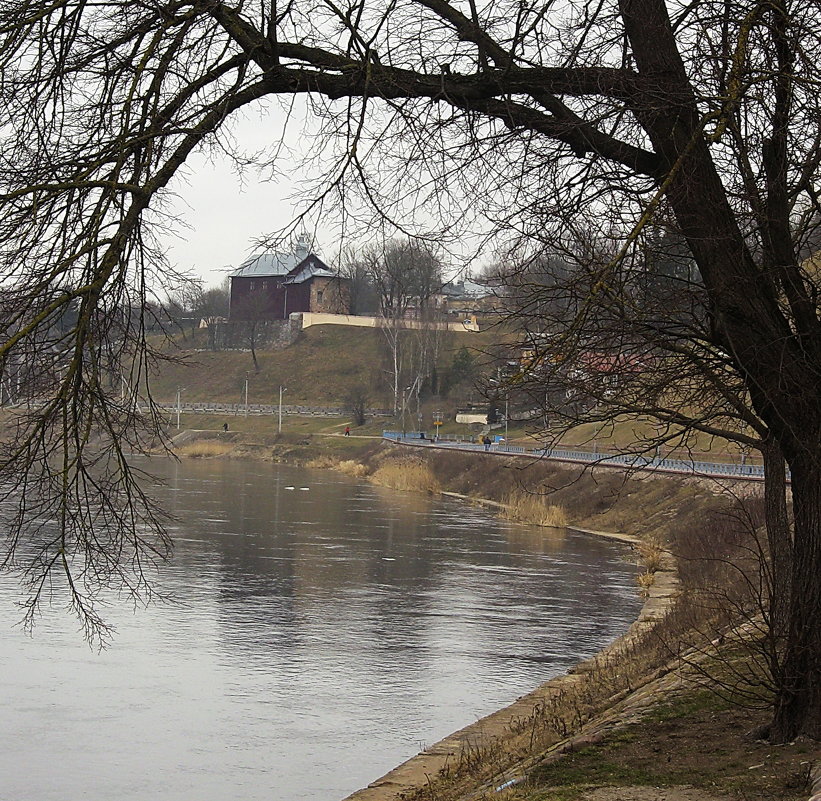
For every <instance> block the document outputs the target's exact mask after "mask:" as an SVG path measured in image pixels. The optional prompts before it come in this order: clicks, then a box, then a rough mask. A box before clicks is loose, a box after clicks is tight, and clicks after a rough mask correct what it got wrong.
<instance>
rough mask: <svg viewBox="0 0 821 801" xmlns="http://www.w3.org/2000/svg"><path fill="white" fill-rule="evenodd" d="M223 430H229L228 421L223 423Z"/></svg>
mask: <svg viewBox="0 0 821 801" xmlns="http://www.w3.org/2000/svg"><path fill="white" fill-rule="evenodd" d="M222 430H223V431H227V430H228V423H223V424H222Z"/></svg>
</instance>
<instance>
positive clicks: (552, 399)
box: [488, 220, 792, 677]
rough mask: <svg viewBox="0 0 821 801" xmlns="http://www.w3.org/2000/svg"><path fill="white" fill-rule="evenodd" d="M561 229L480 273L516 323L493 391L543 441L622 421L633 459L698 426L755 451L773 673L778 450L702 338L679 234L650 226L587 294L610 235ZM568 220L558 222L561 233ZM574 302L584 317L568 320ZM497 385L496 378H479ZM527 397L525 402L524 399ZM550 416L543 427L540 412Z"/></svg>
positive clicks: (782, 544) (778, 630)
mask: <svg viewBox="0 0 821 801" xmlns="http://www.w3.org/2000/svg"><path fill="white" fill-rule="evenodd" d="M578 222H579V221H578V220H576V226H577V227H580V228H582V229H583V232H584V238H583V239H582V238H581V237H578V238H575V239H574V240H571V238H570V237H569V235H568V234H567V233H565V236H564V239H563V241H562V242H556V243H555V245H554V246H553V247H552V248H551V251H550V255H547V254H538V255H537V256H536V257H534V258H532V259H528V260H526V261H525V262H524V263H521V264H517V263H516V262H515V260H508V261H507V262H506V266H501V267H497V270H496V272H495V274H494V275H493V276H492V277H491V279H490V280H491V283H492V284H494V285H495V286H496V287H497V289H498V291H499V293H500V294H501V296H502V298H501V299H502V300H503V302H504V304H505V306H506V307H507V314H508V315H509V320H508V322H509V324H510V325H511V326H513V327H515V328H517V329H518V330H519V332H520V339H519V342H518V343H517V344H515V345H513V346H511V351H512V352H511V353H510V354H509V357H510V358H509V363H510V364H515V365H517V367H516V368H515V370H513V371H512V372H510V373H509V374H508V375H507V380H506V381H505V382H504V384H505V386H504V391H505V392H508V393H510V392H513V393H515V396H516V397H517V398H519V399H524V400H525V401H526V404H525V405H528V406H529V407H530V408H531V409H532V410H538V412H539V414H538V415H534V416H533V418H532V419H533V421H534V424H535V425H534V432H535V433H537V434H538V435H540V436H543V437H545V438H546V439H547V441H548V444H551V443H552V442H555V441H557V440H559V439H561V437H562V436H564V435H565V434H566V433H567V432H568V431H569V430H571V429H574V428H577V427H578V426H580V425H583V424H588V425H590V426H591V428H592V430H593V431H594V432H596V433H594V434H592V435H591V439H592V441H593V443H594V445H595V443H596V440H597V436H601V435H603V436H604V437H606V436H607V434H608V433H609V432H611V431H612V430H614V429H615V427H616V426H617V425H619V424H622V426H623V425H630V426H631V429H632V434H633V442H632V444H631V445H630V446H629V447H628V452H629V451H632V452H633V453H634V455H635V456H636V457H637V459H636V463H637V464H643V463H644V462H643V459H639V458H638V457H640V456H641V455H642V454H651V455H655V456H659V455H661V453H662V451H663V450H664V449H665V448H668V447H671V446H672V447H676V448H678V449H681V450H685V451H687V450H690V449H691V448H692V447H693V441H694V439H695V438H696V437H697V436H698V435H707V437H709V438H710V439H711V440H719V441H722V442H734V443H736V445H737V446H738V447H739V448H740V449H741V450H742V451H743V452H745V453H746V452H749V451H750V450H753V449H754V450H757V451H759V452H760V453H761V454H762V456H763V460H764V472H765V500H766V503H765V510H766V514H765V519H766V531H767V544H768V549H767V550H768V553H769V563H768V565H766V566H763V568H764V573H763V580H764V584H765V586H766V588H767V591H766V596H767V601H768V603H767V605H766V607H765V608H764V609H763V610H761V611H762V612H763V615H764V616H765V623H766V624H767V625H766V629H767V631H768V636H767V644H768V651H767V653H768V664H767V668H768V669H769V671H770V673H771V675H772V676H773V677H776V676H778V675H779V674H780V673H781V672H782V659H783V657H784V654H785V646H786V643H787V642H788V636H789V635H788V625H787V624H788V608H787V605H786V602H787V600H788V598H789V592H788V591H787V589H788V588H789V587H790V584H791V580H792V579H791V561H792V538H791V531H790V526H789V520H788V513H787V499H786V498H787V496H786V474H785V468H784V459H783V456H782V455H781V453H780V451H779V449H778V445H777V443H776V442H775V441H774V438H773V437H772V434H771V432H770V431H769V429H768V428H767V426H766V424H765V423H764V421H763V420H762V419H761V418H760V417H759V416H758V415H757V414H756V412H755V409H754V408H753V406H752V403H751V397H750V392H749V388H748V387H747V385H746V383H745V380H744V376H743V375H741V374H739V373H738V371H737V370H736V369H735V367H734V365H733V362H732V360H731V359H730V358H728V355H727V354H726V353H725V352H723V351H722V350H721V349H720V348H718V347H716V345H715V343H714V342H713V340H712V332H711V329H710V326H709V316H708V314H707V311H706V300H707V298H706V293H705V290H704V286H703V284H702V282H701V278H700V275H699V273H698V270H697V268H696V265H695V263H694V261H693V259H692V257H691V255H690V254H689V250H688V249H687V247H686V243H684V242H683V240H682V239H681V238H680V237H678V236H677V235H676V232H675V230H674V229H671V228H670V227H668V226H664V227H662V226H660V225H658V224H654V225H653V226H652V227H648V228H647V229H646V230H645V232H644V234H643V235H642V237H641V241H640V242H639V245H640V246H639V247H637V248H636V249H635V251H634V252H633V253H632V256H633V258H631V259H620V260H619V261H618V264H617V265H616V266H615V267H613V268H612V269H611V271H610V281H609V287H608V291H607V292H596V291H595V284H596V282H597V281H598V280H599V276H600V274H601V269H602V265H605V264H609V263H610V262H611V261H612V260H613V253H612V246H611V242H610V241H609V240H608V239H605V238H599V239H591V238H590V231H591V230H592V229H593V223H592V221H587V223H586V224H585V225H583V226H578ZM572 227H573V224H571V223H570V222H568V223H567V224H566V226H565V232H567V231H570V230H571V229H572ZM581 309H584V310H585V313H586V315H587V322H586V324H585V325H584V326H576V325H575V321H576V319H577V318H578V315H579V314H580V310H581ZM488 390H489V391H490V392H491V393H496V394H498V391H499V387H498V384H496V383H494V384H493V385H492V386H489V387H488ZM528 401H529V402H528ZM543 420H544V421H547V420H549V421H550V428H549V429H547V428H546V427H545V428H542V427H541V421H543Z"/></svg>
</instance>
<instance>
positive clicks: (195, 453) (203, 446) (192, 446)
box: [176, 439, 234, 459]
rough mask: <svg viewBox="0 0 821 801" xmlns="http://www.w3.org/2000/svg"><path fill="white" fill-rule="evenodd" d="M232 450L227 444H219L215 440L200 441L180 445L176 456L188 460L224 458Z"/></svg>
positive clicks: (232, 447) (231, 446)
mask: <svg viewBox="0 0 821 801" xmlns="http://www.w3.org/2000/svg"><path fill="white" fill-rule="evenodd" d="M232 450H234V446H233V445H231V444H230V443H228V442H219V441H218V440H215V439H202V440H198V441H197V442H191V443H189V444H187V445H181V446H180V447H179V448H177V450H176V453H177V455H178V456H185V457H187V458H189V459H210V458H213V457H215V456H225V454H226V453H230V452H231V451H232Z"/></svg>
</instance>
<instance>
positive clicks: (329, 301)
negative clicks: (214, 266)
mask: <svg viewBox="0 0 821 801" xmlns="http://www.w3.org/2000/svg"><path fill="white" fill-rule="evenodd" d="M348 284H349V281H348V279H346V278H341V277H340V276H339V275H338V274H337V273H335V272H334V271H333V270H332V269H331V268H330V267H328V265H327V264H325V262H323V261H322V259H320V258H319V256H317V255H316V254H315V253H312V252H311V250H310V248H309V246H308V241H307V238H306V237H304V236H300V237H299V238H298V239H297V241H296V245H295V246H294V248H293V250H292V251H290V252H287V253H261V254H260V255H258V256H254V257H253V258H250V259H248V261H246V262H244V263H243V264H242V266H241V267H240V268H239V270H237V271H236V272H235V273H234V274H233V275H232V276H231V310H230V314H229V316H230V319H231V320H232V321H235V320H286V319H287V318H288V316H289V315H290V314H292V313H294V312H326V313H330V314H347V313H348V309H349V306H350V303H349V297H350V291H349V286H348Z"/></svg>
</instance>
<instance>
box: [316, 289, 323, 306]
mask: <svg viewBox="0 0 821 801" xmlns="http://www.w3.org/2000/svg"><path fill="white" fill-rule="evenodd" d="M324 294H325V293H324V292H323V291H322V290H321V289H320V290H319V291H318V292H317V293H316V302H317V303H322V296H323V295H324Z"/></svg>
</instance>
